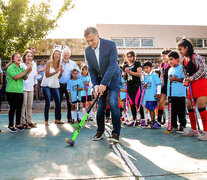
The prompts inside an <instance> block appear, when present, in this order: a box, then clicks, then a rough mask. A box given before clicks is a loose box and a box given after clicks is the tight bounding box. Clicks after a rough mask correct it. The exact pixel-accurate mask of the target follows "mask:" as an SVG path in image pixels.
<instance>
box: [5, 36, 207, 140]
mask: <svg viewBox="0 0 207 180" xmlns="http://www.w3.org/2000/svg"><path fill="white" fill-rule="evenodd" d="M177 47H178V51H179V53H178V52H176V51H172V50H170V49H164V50H163V51H162V52H161V59H162V63H161V65H160V67H159V69H154V68H153V64H152V62H149V61H147V62H144V63H143V65H141V63H140V62H138V61H136V60H135V58H136V55H135V53H134V52H133V51H130V52H128V53H127V54H126V60H125V61H124V63H123V64H122V65H120V69H121V70H122V88H121V90H120V95H119V96H120V97H119V107H120V113H121V120H122V122H123V123H124V124H126V125H128V126H138V125H140V126H141V127H147V126H148V127H151V128H157V129H159V128H161V126H162V125H163V124H165V123H166V117H165V104H166V100H167V99H168V100H170V102H171V107H170V111H171V113H170V117H168V119H169V120H170V124H169V123H168V126H169V125H170V129H169V131H170V132H177V133H180V134H184V135H185V136H199V131H198V129H197V125H196V123H197V119H196V116H195V113H196V112H194V100H195V103H196V106H197V108H198V111H199V113H200V117H201V120H202V124H203V133H201V134H200V136H199V140H207V111H206V101H207V73H206V63H205V59H204V58H203V57H202V56H200V55H198V54H196V53H195V52H194V49H193V46H192V43H191V42H190V41H189V40H188V39H185V38H183V39H182V40H181V41H180V42H179V43H178V46H177ZM19 56H20V55H19V54H14V55H13V56H12V61H13V62H14V63H13V64H12V65H11V67H9V68H8V70H7V79H8V82H9V81H12V82H13V80H12V79H13V78H14V77H16V74H15V73H14V71H15V69H16V71H17V70H18V71H17V73H20V75H19V76H18V77H16V78H18V79H17V82H18V86H17V87H16V90H15V92H13V91H14V90H13V88H14V87H13V85H12V83H8V84H7V98H8V101H9V104H10V106H11V108H12V109H13V110H12V111H11V110H10V112H9V120H10V123H9V129H10V130H12V128H14V127H13V116H14V111H15V110H16V115H17V125H16V128H17V129H19V130H22V129H21V126H20V117H21V109H19V106H22V103H23V100H22V96H21V97H20V96H18V93H22V92H23V89H22V88H21V87H20V86H22V81H26V78H27V76H29V74H30V73H31V71H32V69H31V65H29V63H28V65H27V66H26V65H25V67H24V69H23V68H20V69H17V67H18V66H19V64H20V57H19ZM25 62H26V60H25ZM16 66H17V67H16ZM25 69H26V70H25ZM11 85H12V86H11ZM10 89H12V91H11V90H10ZM10 91H11V92H10ZM67 91H68V97H69V100H70V103H71V105H72V108H71V117H72V122H73V123H78V122H80V120H81V119H80V116H79V112H80V111H81V112H82V113H83V114H85V113H86V109H87V108H88V107H89V106H91V104H92V100H93V98H94V94H93V88H92V84H91V81H90V75H89V74H88V68H87V66H86V65H84V66H83V67H82V69H81V72H79V70H78V69H73V70H72V73H71V78H70V80H69V81H68V83H67ZM192 96H193V97H192ZM13 99H19V100H18V101H17V102H16V104H13V103H14V101H13ZM20 99H21V101H20ZM186 103H187V109H188V113H189V118H190V123H191V128H190V131H188V132H187V131H186ZM13 107H14V108H13ZM129 109H131V113H132V119H130V118H129V117H130V116H129V114H128V112H129ZM156 109H157V110H158V112H157V113H156ZM24 113H25V112H24ZM76 114H77V115H76ZM139 114H140V118H138V117H139ZM29 115H31V112H30V114H29ZM106 117H107V118H106V119H107V121H109V122H110V106H107V108H106ZM177 118H178V120H177ZM88 120H90V121H92V120H93V118H92V113H90V114H89V118H88ZM30 121H31V120H30ZM178 122H179V124H178ZM32 125H34V124H32Z"/></svg>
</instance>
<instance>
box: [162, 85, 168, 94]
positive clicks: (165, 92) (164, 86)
mask: <svg viewBox="0 0 207 180" xmlns="http://www.w3.org/2000/svg"><path fill="white" fill-rule="evenodd" d="M161 94H167V85H163V86H162V88H161Z"/></svg>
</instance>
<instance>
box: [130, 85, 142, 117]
mask: <svg viewBox="0 0 207 180" xmlns="http://www.w3.org/2000/svg"><path fill="white" fill-rule="evenodd" d="M139 86H140V85H135V86H131V87H130V86H129V87H127V93H128V95H129V97H130V99H131V100H132V102H133V105H131V104H130V106H131V110H132V116H133V119H134V120H135V119H136V117H137V109H136V104H135V97H136V94H137V91H138V89H139ZM140 99H141V94H140V96H139V100H138V104H137V107H139V103H140ZM139 113H140V115H141V119H144V109H143V106H142V105H141V106H140V110H139Z"/></svg>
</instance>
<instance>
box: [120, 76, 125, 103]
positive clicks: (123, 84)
mask: <svg viewBox="0 0 207 180" xmlns="http://www.w3.org/2000/svg"><path fill="white" fill-rule="evenodd" d="M121 83H122V87H121V89H126V81H125V80H124V78H123V77H121ZM120 98H121V100H123V99H126V92H122V91H120Z"/></svg>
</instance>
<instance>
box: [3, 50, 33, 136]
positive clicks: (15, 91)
mask: <svg viewBox="0 0 207 180" xmlns="http://www.w3.org/2000/svg"><path fill="white" fill-rule="evenodd" d="M11 62H12V63H10V64H11V65H10V66H9V65H7V67H8V69H7V86H6V95H7V100H8V103H9V105H10V110H9V114H8V115H9V126H8V129H9V131H10V132H17V131H23V129H24V128H23V126H22V125H21V124H20V118H21V110H22V103H23V79H24V80H26V79H27V74H28V73H30V72H31V70H32V66H31V65H29V66H28V68H27V69H26V70H25V69H24V68H21V67H20V62H21V56H20V54H19V53H14V54H13V55H12V59H11ZM15 111H16V125H15V127H16V128H15V127H14V113H15Z"/></svg>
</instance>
